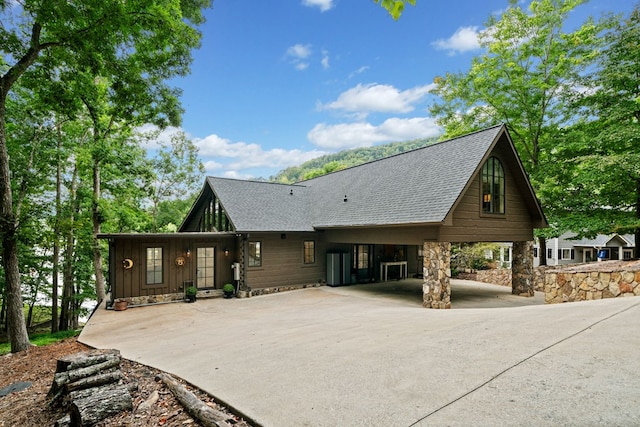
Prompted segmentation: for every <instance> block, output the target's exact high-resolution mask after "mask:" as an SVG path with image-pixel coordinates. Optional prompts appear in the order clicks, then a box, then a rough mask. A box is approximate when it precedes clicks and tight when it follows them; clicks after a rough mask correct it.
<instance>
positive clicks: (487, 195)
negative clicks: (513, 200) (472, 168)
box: [480, 156, 507, 218]
mask: <svg viewBox="0 0 640 427" xmlns="http://www.w3.org/2000/svg"><path fill="white" fill-rule="evenodd" d="M490 167H491V169H492V170H491V171H489V168H490ZM485 178H487V180H486V181H487V182H486V181H485ZM488 181H490V182H488ZM496 181H497V182H496ZM506 181H507V179H506V173H505V168H504V165H503V164H502V161H501V160H500V159H499V158H498V157H497V156H491V157H489V158H488V159H487V160H486V161H485V162H484V164H483V165H482V169H481V170H480V214H481V215H482V216H489V217H494V218H505V217H506V214H507V200H506V198H507V182H506ZM500 182H501V183H502V185H501V188H500ZM485 184H487V185H489V189H488V190H486V191H485ZM496 185H498V188H499V190H500V193H501V194H500V195H499V196H500V197H499V198H498V199H499V200H500V202H499V203H498V204H497V205H498V209H496V203H495V199H496V196H495V190H496ZM487 191H488V192H487ZM487 204H488V209H487Z"/></svg>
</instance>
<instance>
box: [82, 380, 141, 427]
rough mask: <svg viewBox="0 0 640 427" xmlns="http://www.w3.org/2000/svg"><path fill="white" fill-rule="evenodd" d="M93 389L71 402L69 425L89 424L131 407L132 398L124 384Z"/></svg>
mask: <svg viewBox="0 0 640 427" xmlns="http://www.w3.org/2000/svg"><path fill="white" fill-rule="evenodd" d="M93 390H94V393H93V394H91V396H88V397H85V398H84V399H78V400H74V401H73V403H72V404H71V409H70V411H71V425H73V426H90V425H93V424H96V423H97V422H99V421H101V420H103V419H105V418H107V417H110V416H111V415H115V414H118V413H120V412H122V411H130V410H131V409H133V399H132V398H131V395H130V394H129V391H128V390H127V387H126V386H120V387H117V388H115V389H110V390H100V389H99V388H95V389H93Z"/></svg>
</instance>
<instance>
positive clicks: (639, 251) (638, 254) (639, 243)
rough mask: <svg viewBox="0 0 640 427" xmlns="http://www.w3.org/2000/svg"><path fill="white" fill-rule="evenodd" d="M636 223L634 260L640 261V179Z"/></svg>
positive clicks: (637, 184)
mask: <svg viewBox="0 0 640 427" xmlns="http://www.w3.org/2000/svg"><path fill="white" fill-rule="evenodd" d="M636 221H637V224H638V225H637V226H636V232H635V238H636V249H635V254H634V258H636V259H640V179H637V180H636Z"/></svg>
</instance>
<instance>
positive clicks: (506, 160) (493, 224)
mask: <svg viewBox="0 0 640 427" xmlns="http://www.w3.org/2000/svg"><path fill="white" fill-rule="evenodd" d="M493 155H495V156H497V157H498V158H499V159H500V160H501V161H502V164H503V166H504V169H505V186H506V214H505V215H488V214H483V213H482V204H481V197H480V193H481V177H480V175H476V177H475V179H474V180H473V182H472V183H471V185H470V186H469V188H468V190H467V192H466V193H465V194H464V195H463V196H462V199H461V200H460V202H459V203H458V205H457V206H456V208H455V210H454V213H453V220H452V225H450V226H444V227H442V229H441V232H440V238H439V240H440V241H442V242H513V241H527V240H533V222H532V219H531V214H530V213H529V210H528V207H527V204H526V202H525V200H524V198H523V197H522V194H521V191H525V189H524V188H519V187H518V182H517V181H516V180H515V179H514V172H515V171H514V166H513V165H512V164H511V163H510V156H509V155H508V152H507V151H506V150H504V149H502V150H501V149H499V148H497V149H496V150H494V152H493Z"/></svg>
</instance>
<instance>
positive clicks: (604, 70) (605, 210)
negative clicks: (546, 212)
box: [559, 3, 640, 257]
mask: <svg viewBox="0 0 640 427" xmlns="http://www.w3.org/2000/svg"><path fill="white" fill-rule="evenodd" d="M615 22H616V25H615V27H614V28H613V30H612V31H610V32H609V33H608V34H607V35H606V37H605V40H606V47H605V48H604V49H603V51H602V54H601V55H599V56H598V61H597V67H594V71H593V72H592V73H590V74H589V75H588V76H587V77H586V78H585V79H583V80H582V81H581V84H582V87H581V89H582V90H580V91H579V92H577V95H576V97H575V99H574V102H573V103H572V107H573V108H574V111H575V114H576V115H579V116H581V117H582V119H581V120H580V121H579V122H577V123H576V124H575V125H574V126H573V127H572V128H571V129H569V134H568V135H567V136H568V138H570V140H571V141H572V143H571V144H570V145H569V146H567V147H566V148H565V149H564V151H563V152H562V153H560V155H561V156H562V158H560V159H559V160H560V161H561V163H562V164H563V165H565V166H564V169H565V171H566V173H567V174H568V175H569V176H568V180H567V182H566V183H565V185H564V186H565V187H566V188H567V189H568V192H569V193H570V196H569V197H566V201H565V203H566V204H567V208H568V211H569V212H570V214H571V215H570V216H569V218H570V219H571V218H576V217H579V218H582V222H581V223H580V224H575V227H576V231H577V232H579V233H581V234H591V235H593V234H596V233H612V232H617V233H633V234H635V239H636V257H640V251H639V246H640V83H639V82H640V3H638V4H636V6H635V7H634V9H633V10H632V11H631V13H630V14H629V16H627V17H626V18H625V19H619V20H616V21H615Z"/></svg>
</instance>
